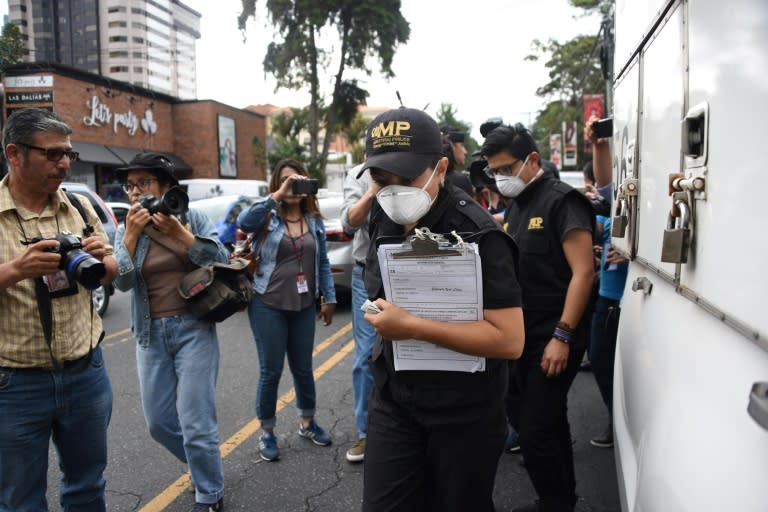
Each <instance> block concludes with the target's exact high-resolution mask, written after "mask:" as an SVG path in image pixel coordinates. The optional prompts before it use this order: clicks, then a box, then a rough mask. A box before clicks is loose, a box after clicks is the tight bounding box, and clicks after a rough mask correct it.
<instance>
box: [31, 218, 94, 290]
mask: <svg viewBox="0 0 768 512" xmlns="http://www.w3.org/2000/svg"><path fill="white" fill-rule="evenodd" d="M41 240H56V241H57V242H59V247H58V248H55V247H50V248H48V249H46V250H45V251H46V252H54V253H57V254H61V262H60V263H59V268H60V269H61V270H64V271H65V272H66V273H67V278H69V281H70V282H74V281H77V282H78V283H80V284H81V285H83V286H84V287H85V288H87V289H88V290H95V289H96V288H98V287H99V286H101V279H102V278H103V277H104V276H105V275H106V273H107V268H106V267H105V266H104V264H103V263H102V262H100V261H99V260H97V259H96V258H94V257H93V256H91V255H90V254H88V253H87V252H85V251H84V250H83V248H84V246H83V243H82V241H81V240H80V237H79V236H77V235H74V234H72V233H70V232H68V231H63V232H61V233H59V234H57V235H56V236H54V237H52V238H35V239H34V240H32V241H33V242H40V241H41Z"/></svg>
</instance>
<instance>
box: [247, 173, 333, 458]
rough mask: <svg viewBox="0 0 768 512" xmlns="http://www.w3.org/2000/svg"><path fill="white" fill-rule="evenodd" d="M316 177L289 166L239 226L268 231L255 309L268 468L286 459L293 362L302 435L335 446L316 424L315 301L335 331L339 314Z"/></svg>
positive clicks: (262, 447) (262, 448)
mask: <svg viewBox="0 0 768 512" xmlns="http://www.w3.org/2000/svg"><path fill="white" fill-rule="evenodd" d="M308 178H309V173H308V172H307V169H306V167H304V165H303V164H302V163H301V162H298V161H296V160H292V159H285V160H281V161H280V162H278V163H277V165H276V166H275V169H274V172H273V173H272V178H271V179H270V182H269V190H270V192H271V193H270V195H269V196H267V197H266V198H264V199H263V200H261V201H257V202H256V203H254V204H253V205H252V206H251V207H250V208H249V209H248V210H245V211H243V212H242V213H240V216H239V217H238V219H237V224H238V226H239V227H240V229H242V230H243V231H246V232H254V233H255V232H262V234H261V235H260V236H263V237H266V238H265V240H264V243H263V246H262V247H261V254H260V257H261V272H257V273H256V275H255V276H254V282H253V287H254V290H255V292H256V293H255V294H254V296H253V299H252V300H251V304H250V306H249V308H248V316H249V317H250V320H251V330H252V331H253V337H254V339H255V341H256V349H257V351H258V354H259V384H258V388H257V390H256V416H257V417H258V418H259V421H260V422H261V428H262V430H263V432H264V433H263V434H262V435H261V437H260V438H259V454H260V456H261V458H262V459H264V460H266V461H274V460H277V459H278V458H279V457H280V450H279V448H278V446H277V437H276V436H275V433H274V428H275V423H276V418H275V413H276V408H277V387H278V384H279V383H280V376H281V375H282V373H283V364H284V362H285V357H286V355H287V356H288V366H289V368H290V369H291V373H292V374H293V383H294V387H295V389H296V406H297V408H298V412H299V425H298V434H299V435H300V436H301V437H304V438H306V439H309V440H311V441H312V442H313V443H315V444H316V445H319V446H328V445H330V444H331V442H332V440H331V436H330V435H328V434H327V433H326V432H325V431H324V430H323V429H322V428H320V426H319V425H318V424H317V422H316V421H315V419H314V418H315V402H316V393H315V378H314V375H313V373H312V348H313V346H314V342H315V311H316V310H317V306H316V302H315V301H316V299H317V297H318V296H319V297H320V304H321V306H320V313H319V316H320V318H321V319H322V320H323V323H324V324H325V325H329V324H330V323H331V320H332V318H333V312H334V310H335V309H336V290H335V289H334V286H333V277H332V276H331V266H330V263H329V262H328V251H327V248H326V242H325V226H324V225H323V220H322V217H321V214H320V207H319V205H318V202H317V195H316V194H317V181H316V180H310V179H308ZM265 222H268V224H267V225H266V226H265V225H264V223H265ZM257 243H258V240H257V241H256V242H255V244H257ZM256 256H259V255H256Z"/></svg>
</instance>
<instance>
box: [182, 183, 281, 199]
mask: <svg viewBox="0 0 768 512" xmlns="http://www.w3.org/2000/svg"><path fill="white" fill-rule="evenodd" d="M179 184H180V185H181V186H182V187H183V188H185V189H186V191H187V195H188V196H189V200H190V201H197V200H198V199H206V198H208V197H221V196H225V195H233V194H234V195H237V194H241V195H244V196H248V197H264V196H266V195H267V194H269V185H268V184H267V182H266V181H262V180H240V179H226V178H221V179H216V178H193V179H188V180H181V181H180V182H179Z"/></svg>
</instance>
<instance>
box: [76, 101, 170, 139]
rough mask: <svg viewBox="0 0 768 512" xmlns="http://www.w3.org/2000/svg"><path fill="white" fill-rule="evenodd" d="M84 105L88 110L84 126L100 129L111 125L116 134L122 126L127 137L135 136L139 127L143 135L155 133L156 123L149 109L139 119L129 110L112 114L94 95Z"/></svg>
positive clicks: (107, 106)
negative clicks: (126, 131)
mask: <svg viewBox="0 0 768 512" xmlns="http://www.w3.org/2000/svg"><path fill="white" fill-rule="evenodd" d="M85 105H86V106H87V107H88V108H89V109H90V114H89V115H87V116H85V117H84V118H83V124H85V126H89V127H101V126H109V125H111V126H112V130H113V131H114V132H115V133H117V129H118V128H119V127H120V126H123V127H125V128H126V129H127V130H128V135H135V134H136V131H137V130H138V129H139V126H141V129H142V130H144V132H145V133H148V134H150V135H154V134H155V133H157V123H156V122H155V120H154V115H153V114H152V110H150V109H147V110H145V111H144V117H143V118H141V119H140V118H139V117H138V116H137V115H136V114H134V113H133V110H130V109H129V110H128V111H126V112H112V109H110V108H109V105H107V104H106V103H102V102H101V100H100V99H99V97H98V96H95V95H94V96H92V97H91V99H90V100H88V101H86V102H85Z"/></svg>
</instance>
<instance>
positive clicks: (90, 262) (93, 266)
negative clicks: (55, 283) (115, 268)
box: [64, 249, 107, 290]
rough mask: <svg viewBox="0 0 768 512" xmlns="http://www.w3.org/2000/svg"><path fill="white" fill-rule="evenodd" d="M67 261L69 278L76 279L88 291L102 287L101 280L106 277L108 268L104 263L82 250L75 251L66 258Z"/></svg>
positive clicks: (70, 252)
mask: <svg viewBox="0 0 768 512" xmlns="http://www.w3.org/2000/svg"><path fill="white" fill-rule="evenodd" d="M64 257H65V258H66V260H67V276H68V277H69V279H70V280H72V279H73V278H74V280H76V281H77V282H78V283H80V284H81V285H83V286H84V287H85V288H86V289H88V290H95V289H96V288H98V287H99V286H101V279H102V278H103V277H104V276H105V275H106V273H107V268H106V267H105V266H104V264H103V263H102V262H100V261H99V260H97V259H96V258H94V257H93V256H91V255H90V254H88V253H87V252H84V251H81V250H80V249H73V250H71V251H69V252H68V253H67V254H66V255H65V256H64Z"/></svg>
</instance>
